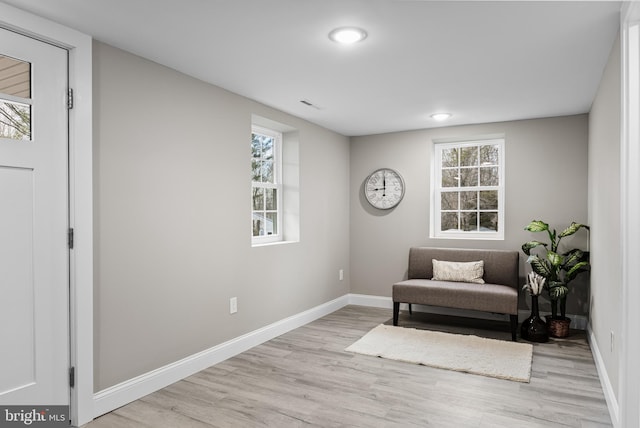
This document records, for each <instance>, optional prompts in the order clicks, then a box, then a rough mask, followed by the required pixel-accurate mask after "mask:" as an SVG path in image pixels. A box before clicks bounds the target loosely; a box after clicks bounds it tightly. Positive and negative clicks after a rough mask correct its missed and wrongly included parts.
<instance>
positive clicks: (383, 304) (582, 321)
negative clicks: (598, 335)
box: [349, 294, 587, 330]
mask: <svg viewBox="0 0 640 428" xmlns="http://www.w3.org/2000/svg"><path fill="white" fill-rule="evenodd" d="M349 304H350V305H359V306H370V307H374V308H385V309H392V308H393V300H391V297H382V296H371V295H367V294H349ZM400 309H401V310H408V305H407V304H405V303H402V304H401V305H400ZM412 310H414V311H416V312H427V313H432V314H438V315H452V316H457V317H473V318H480V319H486V320H495V321H504V320H505V319H506V320H507V321H508V320H509V318H507V317H506V315H502V314H492V313H489V312H482V311H473V310H465V309H454V308H444V307H440V306H427V305H412ZM529 315H530V312H529V310H526V309H523V310H522V309H521V310H519V311H518V319H519V320H520V321H523V320H525V319H527V318H528V317H529ZM540 315H541V316H545V315H549V313H548V312H540ZM569 318H571V328H575V329H578V330H586V328H587V317H585V316H584V315H569Z"/></svg>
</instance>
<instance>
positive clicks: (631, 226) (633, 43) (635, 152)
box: [614, 2, 640, 427]
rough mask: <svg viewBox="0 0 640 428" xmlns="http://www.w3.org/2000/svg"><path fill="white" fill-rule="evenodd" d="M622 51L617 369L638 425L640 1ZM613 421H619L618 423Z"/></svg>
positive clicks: (628, 412) (628, 8) (627, 15)
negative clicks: (620, 265)
mask: <svg viewBox="0 0 640 428" xmlns="http://www.w3.org/2000/svg"><path fill="white" fill-rule="evenodd" d="M620 30H621V37H620V41H621V48H622V52H621V54H622V64H621V66H622V67H621V69H622V76H621V77H622V97H621V98H622V123H621V127H622V129H621V131H622V141H621V202H622V206H621V216H622V218H621V220H622V221H621V235H622V257H623V260H622V302H621V305H620V306H621V309H622V317H621V324H622V341H621V343H620V344H621V349H620V360H619V363H620V370H619V394H618V402H619V403H620V405H619V416H620V418H619V421H618V424H616V425H617V426H620V427H637V426H640V385H638V379H639V378H640V369H639V368H638V365H637V362H638V359H639V358H640V340H638V337H637V326H638V325H640V314H639V313H638V304H640V290H639V289H638V287H637V269H635V265H636V264H637V261H638V259H640V243H639V241H638V238H639V237H640V225H638V217H640V197H639V196H638V188H640V172H639V171H638V163H640V124H638V117H639V116H640V78H638V76H639V75H640V55H638V51H640V3H637V2H628V3H625V4H624V5H623V8H622V11H621V25H620ZM614 423H615V421H614Z"/></svg>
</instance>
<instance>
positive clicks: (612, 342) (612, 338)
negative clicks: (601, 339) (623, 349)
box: [611, 330, 615, 352]
mask: <svg viewBox="0 0 640 428" xmlns="http://www.w3.org/2000/svg"><path fill="white" fill-rule="evenodd" d="M614 338H615V335H614V334H613V330H611V352H613V344H614V341H613V340H614Z"/></svg>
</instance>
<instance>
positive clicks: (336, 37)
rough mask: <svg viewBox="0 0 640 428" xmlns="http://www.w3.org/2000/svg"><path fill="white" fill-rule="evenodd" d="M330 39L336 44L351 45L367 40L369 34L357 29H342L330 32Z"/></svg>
mask: <svg viewBox="0 0 640 428" xmlns="http://www.w3.org/2000/svg"><path fill="white" fill-rule="evenodd" d="M329 38H330V39H331V40H333V41H334V42H337V43H341V44H344V45H350V44H352V43H357V42H361V41H362V40H364V39H366V38H367V32H366V31H364V30H363V29H361V28H356V27H341V28H336V29H335V30H333V31H332V32H330V33H329Z"/></svg>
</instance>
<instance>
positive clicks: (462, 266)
mask: <svg viewBox="0 0 640 428" xmlns="http://www.w3.org/2000/svg"><path fill="white" fill-rule="evenodd" d="M431 261H432V263H433V278H431V279H433V280H436V281H455V282H473V283H475V284H484V279H482V276H483V275H484V260H480V261H477V262H443V261H440V260H436V259H432V260H431Z"/></svg>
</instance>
